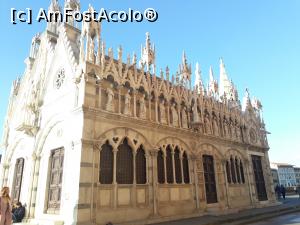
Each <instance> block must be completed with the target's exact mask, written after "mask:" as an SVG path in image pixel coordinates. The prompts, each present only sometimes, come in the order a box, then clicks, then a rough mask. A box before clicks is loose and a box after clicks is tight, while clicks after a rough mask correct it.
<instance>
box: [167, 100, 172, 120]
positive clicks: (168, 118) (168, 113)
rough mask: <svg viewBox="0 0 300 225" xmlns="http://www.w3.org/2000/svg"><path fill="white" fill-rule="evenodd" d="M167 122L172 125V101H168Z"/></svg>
mask: <svg viewBox="0 0 300 225" xmlns="http://www.w3.org/2000/svg"><path fill="white" fill-rule="evenodd" d="M167 124H168V125H169V126H171V118H170V102H169V100H168V101H167Z"/></svg>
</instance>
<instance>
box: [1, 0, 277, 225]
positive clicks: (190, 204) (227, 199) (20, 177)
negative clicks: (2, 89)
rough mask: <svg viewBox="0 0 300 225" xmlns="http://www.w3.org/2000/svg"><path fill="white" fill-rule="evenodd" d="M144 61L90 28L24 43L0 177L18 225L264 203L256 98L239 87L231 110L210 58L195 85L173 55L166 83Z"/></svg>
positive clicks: (56, 29)
mask: <svg viewBox="0 0 300 225" xmlns="http://www.w3.org/2000/svg"><path fill="white" fill-rule="evenodd" d="M64 7H67V8H71V9H73V10H78V9H80V3H79V1H76V0H65V5H64ZM49 10H50V11H52V12H57V11H60V10H61V7H60V6H59V3H58V2H57V0H52V2H51V5H50V7H49ZM88 10H89V11H93V10H94V9H93V8H92V7H91V6H90V7H89V9H88ZM156 54H157V53H156V51H155V48H154V45H152V44H151V40H150V35H149V34H148V33H147V34H146V42H145V44H144V46H142V49H141V57H140V59H139V60H138V59H137V56H136V55H135V54H134V55H133V56H130V55H128V56H127V57H125V58H127V59H126V60H125V62H124V61H123V60H122V58H123V49H122V47H119V48H118V49H117V52H116V53H115V55H114V51H113V50H112V48H108V49H106V46H105V43H104V41H103V40H102V37H101V24H99V23H97V22H91V23H84V22H83V23H82V26H81V27H80V29H79V25H78V24H76V23H75V21H69V22H68V23H55V22H51V23H48V24H47V28H46V30H45V31H44V32H43V33H41V34H37V35H36V36H35V37H34V38H33V40H32V43H31V50H30V55H29V57H28V58H27V59H26V60H25V63H26V69H25V72H24V75H23V76H22V77H21V78H20V79H17V80H16V81H15V82H14V83H13V85H12V89H11V95H10V99H9V106H8V109H7V116H6V120H5V125H4V136H3V140H2V145H3V148H4V156H3V158H2V163H1V175H0V185H1V186H9V187H10V188H11V195H12V199H13V200H14V201H21V202H22V203H25V204H26V217H25V219H24V220H25V222H28V223H30V224H43V225H47V224H49V225H50V224H51V225H54V224H65V225H71V224H72V225H80V224H82V225H92V224H97V225H103V224H106V223H108V222H112V223H113V224H115V223H118V224H120V223H127V224H133V223H134V224H144V223H146V222H147V223H151V222H159V221H167V220H171V219H179V218H186V217H192V216H197V215H198V216H200V215H206V214H213V215H217V214H221V213H228V212H232V211H237V210H240V209H247V208H256V207H264V206H268V205H272V204H275V203H276V200H275V196H274V191H273V184H272V178H271V172H270V166H269V158H268V150H269V146H268V142H267V134H268V132H267V131H266V129H265V124H264V121H263V118H262V105H261V103H260V101H259V100H257V99H255V98H252V99H250V95H249V91H248V90H246V93H245V96H244V98H243V101H242V102H240V100H239V96H238V92H237V89H236V87H235V85H234V84H233V82H232V81H231V80H229V78H228V74H227V72H226V69H225V65H224V63H223V61H222V60H220V80H219V81H217V80H215V78H214V74H213V70H212V69H210V72H209V84H208V85H207V86H206V85H204V84H203V81H202V77H201V70H200V66H199V65H198V64H197V65H196V69H195V72H194V73H195V84H192V82H191V80H192V74H193V72H192V68H191V65H190V64H188V62H187V57H186V55H185V54H183V56H182V62H181V63H180V65H179V69H178V71H177V72H176V73H175V74H174V75H173V74H171V72H170V71H169V68H168V67H166V69H165V70H160V71H159V73H158V74H157V69H156V61H155V57H156Z"/></svg>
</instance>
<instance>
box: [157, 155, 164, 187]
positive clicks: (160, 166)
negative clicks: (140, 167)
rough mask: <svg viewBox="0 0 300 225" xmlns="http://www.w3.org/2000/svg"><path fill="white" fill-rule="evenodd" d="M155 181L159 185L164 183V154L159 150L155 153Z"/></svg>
mask: <svg viewBox="0 0 300 225" xmlns="http://www.w3.org/2000/svg"><path fill="white" fill-rule="evenodd" d="M157 180H158V183H160V184H163V183H165V165H164V153H163V151H162V150H161V149H160V150H159V151H158V153H157Z"/></svg>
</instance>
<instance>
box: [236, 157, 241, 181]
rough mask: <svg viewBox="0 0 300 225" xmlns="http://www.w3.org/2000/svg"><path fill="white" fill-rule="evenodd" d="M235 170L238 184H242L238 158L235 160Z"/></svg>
mask: <svg viewBox="0 0 300 225" xmlns="http://www.w3.org/2000/svg"><path fill="white" fill-rule="evenodd" d="M235 169H236V177H237V183H241V177H240V166H239V162H238V159H237V158H235Z"/></svg>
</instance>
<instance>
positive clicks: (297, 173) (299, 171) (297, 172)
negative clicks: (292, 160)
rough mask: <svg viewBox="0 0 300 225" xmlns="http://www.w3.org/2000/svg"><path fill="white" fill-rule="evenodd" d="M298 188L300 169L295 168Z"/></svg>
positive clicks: (299, 184)
mask: <svg viewBox="0 0 300 225" xmlns="http://www.w3.org/2000/svg"><path fill="white" fill-rule="evenodd" d="M294 172H295V177H296V183H297V186H300V167H294Z"/></svg>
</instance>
